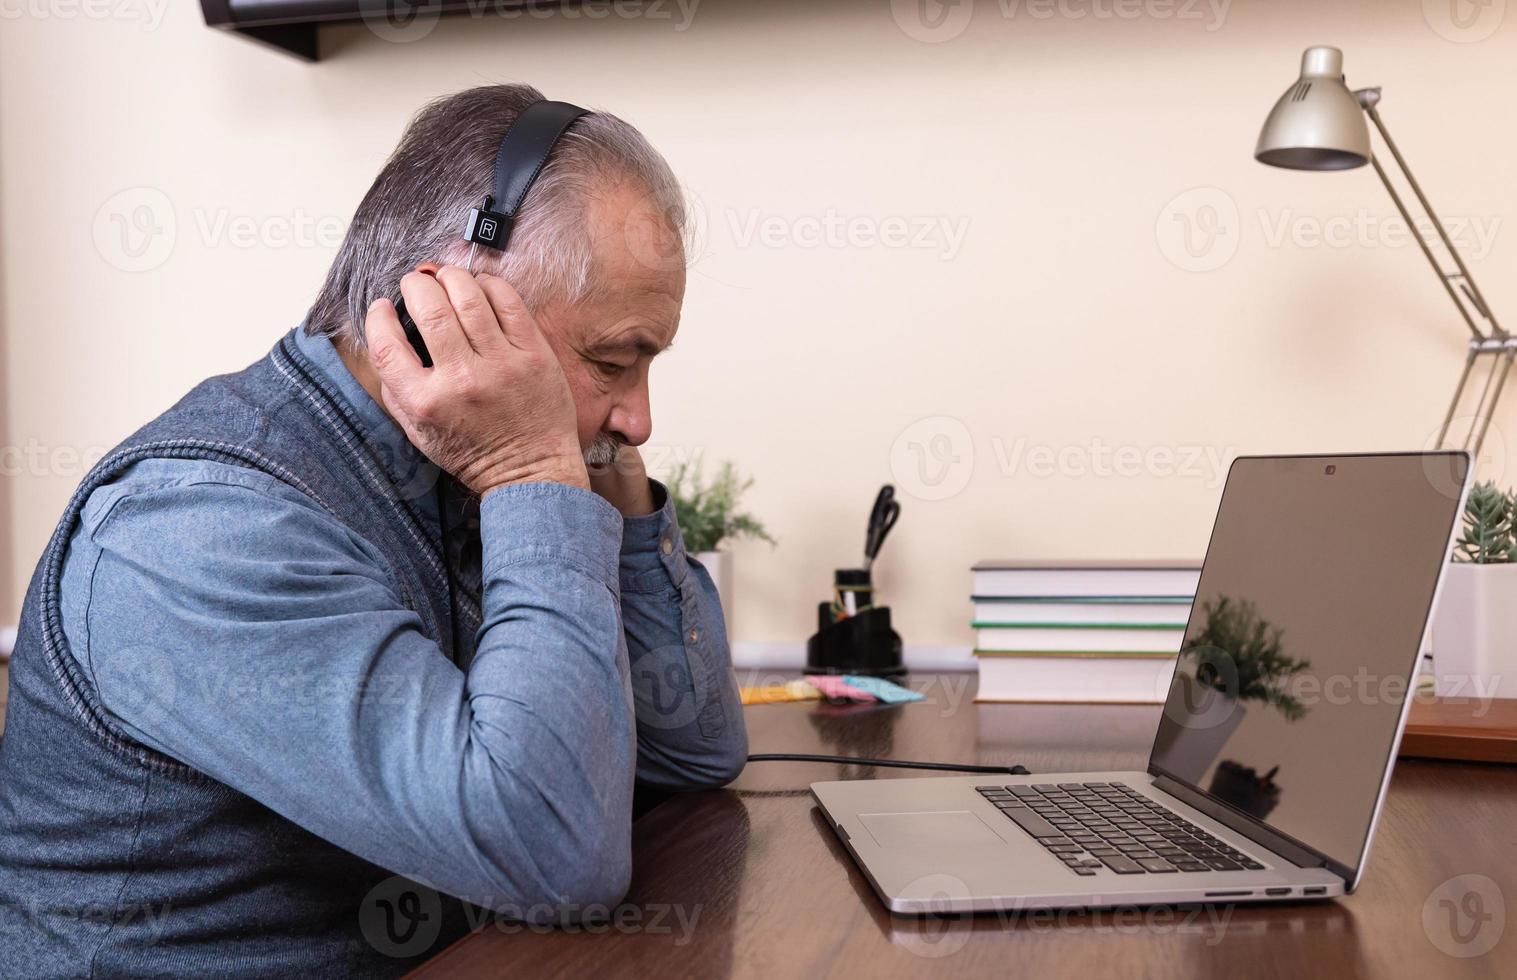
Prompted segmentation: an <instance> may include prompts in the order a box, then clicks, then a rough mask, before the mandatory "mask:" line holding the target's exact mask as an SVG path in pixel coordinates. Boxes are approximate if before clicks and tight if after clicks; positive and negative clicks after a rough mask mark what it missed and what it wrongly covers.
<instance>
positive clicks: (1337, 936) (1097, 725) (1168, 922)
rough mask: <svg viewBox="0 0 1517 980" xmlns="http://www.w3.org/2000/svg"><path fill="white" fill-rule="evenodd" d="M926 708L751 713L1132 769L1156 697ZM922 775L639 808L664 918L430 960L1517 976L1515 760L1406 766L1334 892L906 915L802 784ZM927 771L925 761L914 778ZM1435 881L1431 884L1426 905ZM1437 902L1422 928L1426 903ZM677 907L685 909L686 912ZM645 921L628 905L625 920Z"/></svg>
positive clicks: (959, 681)
mask: <svg viewBox="0 0 1517 980" xmlns="http://www.w3.org/2000/svg"><path fill="white" fill-rule="evenodd" d="M913 686H918V687H919V688H920V689H923V690H925V691H926V693H928V694H929V696H930V699H931V700H930V702H929V703H926V704H915V705H908V706H904V707H896V708H879V707H864V706H859V707H851V708H842V709H830V708H826V707H823V706H819V705H815V704H787V705H762V706H753V707H750V708H748V709H746V710H747V718H748V731H749V735H750V742H751V748H752V750H753V751H756V752H812V753H829V754H849V755H872V756H880V757H890V756H894V757H896V758H911V759H927V760H939V761H952V762H963V761H972V760H976V759H978V760H979V761H982V762H986V763H998V764H1006V765H1010V764H1012V763H1014V762H1021V763H1022V764H1024V765H1026V766H1027V767H1028V768H1029V769H1032V770H1033V771H1034V772H1038V771H1044V772H1049V771H1057V770H1074V771H1079V770H1098V769H1138V770H1141V769H1142V768H1143V767H1144V765H1145V764H1146V761H1147V754H1148V747H1149V742H1150V741H1151V739H1152V736H1153V731H1154V727H1155V725H1156V724H1157V717H1158V710H1159V709H1158V707H1157V706H1127V705H1121V706H1108V707H1096V706H1089V707H1085V706H1080V707H1072V706H1067V705H1001V704H997V705H976V704H973V703H971V702H970V698H971V697H972V693H973V676H972V675H954V674H948V675H942V676H939V677H921V676H919V677H916V678H914V679H913ZM901 775H911V774H910V773H905V774H902V773H899V772H897V771H894V770H886V771H878V772H875V771H869V770H864V769H858V768H855V767H846V768H845V767H840V766H824V765H803V764H791V763H755V764H753V765H750V766H749V767H748V770H747V771H746V772H744V773H743V776H742V778H741V779H740V780H738V782H737V783H736V784H734V786H733V788H732V789H730V790H726V791H721V792H712V793H701V794H696V795H691V796H684V797H676V798H674V799H672V800H670V801H669V802H666V803H664V804H662V805H660V806H658V807H656V808H654V809H653V810H652V811H651V812H649V813H647V814H646V815H644V816H643V817H642V818H641V819H640V820H638V821H637V822H636V824H634V828H633V855H634V860H635V870H634V876H633V883H632V890H631V893H630V894H629V895H628V897H627V902H628V903H630V905H631V906H632V907H633V911H634V912H636V914H638V915H639V916H640V917H642V919H643V920H644V921H645V922H648V921H651V919H652V917H653V916H654V915H655V914H659V910H661V909H664V910H665V911H664V912H663V913H662V921H661V922H660V923H659V925H658V927H657V928H649V929H646V930H642V931H631V930H630V929H629V931H628V932H626V933H619V932H618V931H617V930H615V929H609V930H607V931H606V932H605V933H603V934H598V935H588V934H583V933H580V934H570V933H566V932H560V931H554V932H546V933H537V934H534V933H531V932H527V931H525V930H522V931H517V932H514V933H512V934H506V933H502V932H497V931H494V930H493V929H491V928H487V929H486V930H485V931H482V932H480V933H477V934H475V935H472V936H469V937H467V938H465V939H463V940H461V941H460V942H458V943H456V944H454V945H453V946H452V947H450V948H449V949H447V950H445V951H444V952H443V953H442V954H440V955H439V956H438V957H437V958H436V959H434V960H432V961H431V962H430V963H428V964H427V965H426V966H425V967H423V968H422V969H421V970H420V971H418V972H419V973H420V974H421V975H423V976H439V977H441V976H449V977H457V976H463V977H469V976H481V977H483V976H492V977H494V976H500V977H508V976H509V977H521V976H533V977H537V976H572V977H594V978H596V980H605V978H609V977H622V976H659V977H702V978H704V977H724V976H765V977H816V976H849V977H852V976H868V977H890V976H945V977H956V978H962V977H977V976H997V977H1001V976H1008V975H1013V976H1030V977H1039V976H1041V977H1065V976H1070V977H1079V976H1112V975H1121V976H1130V977H1150V976H1180V977H1197V978H1213V977H1236V976H1256V975H1257V976H1279V977H1299V976H1326V977H1348V976H1386V977H1448V976H1472V977H1500V976H1507V977H1517V769H1514V768H1508V767H1501V766H1491V765H1471V764H1463V763H1448V762H1424V761H1414V760H1403V761H1402V762H1401V763H1400V764H1399V765H1398V767H1397V769H1396V775H1395V778H1394V781H1393V783H1392V786H1391V791H1390V796H1389V801H1388V804H1387V806H1386V810H1385V812H1384V814H1383V816H1382V819H1381V822H1380V829H1379V832H1378V834H1377V835H1376V842H1375V850H1374V854H1373V857H1372V859H1371V862H1370V868H1369V872H1368V875H1367V878H1366V880H1365V883H1364V885H1363V886H1362V887H1361V888H1360V890H1359V892H1358V893H1356V894H1354V895H1351V896H1349V897H1347V898H1345V899H1343V900H1341V901H1336V902H1327V903H1317V904H1299V905H1276V906H1269V907H1247V906H1237V907H1227V906H1218V907H1215V908H1212V909H1209V910H1201V911H1200V912H1199V914H1198V915H1197V916H1196V917H1195V918H1193V919H1192V918H1191V913H1190V912H1189V911H1186V910H1179V911H1175V910H1150V911H1149V912H1148V913H1147V914H1146V915H1145V913H1144V912H1142V911H1140V910H1128V911H1127V912H1126V913H1122V914H1118V913H1113V912H1105V913H1071V914H1060V915H1054V914H1052V913H1046V914H1043V915H1026V916H1022V917H1016V916H996V915H982V916H976V917H972V918H956V919H952V920H945V919H942V918H939V919H931V918H928V919H915V918H902V917H894V916H891V915H890V914H889V913H888V912H887V911H886V910H885V908H884V906H883V905H881V904H880V902H879V900H878V899H877V898H876V897H875V895H874V893H873V892H872V891H871V890H870V887H869V884H868V882H867V881H866V880H865V879H864V877H863V875H862V874H860V872H859V871H858V869H857V868H856V867H855V866H854V864H853V861H852V859H851V858H849V856H848V854H847V852H846V851H844V850H843V848H842V846H841V844H840V843H839V842H838V840H837V838H836V837H835V836H834V835H833V833H832V832H831V831H830V830H829V829H828V828H827V826H826V825H825V824H824V822H823V821H822V819H821V818H820V815H819V813H818V812H817V811H816V809H815V807H814V805H813V803H812V801H811V798H810V796H809V795H808V794H807V792H806V787H807V785H808V784H809V783H811V782H813V781H816V780H821V779H836V778H839V777H840V776H847V777H853V776H875V777H879V778H898V777H899V776H901ZM919 775H920V774H919ZM1463 874H1480V875H1485V876H1488V877H1489V878H1490V879H1491V880H1492V881H1493V882H1494V884H1495V887H1496V889H1497V890H1498V891H1496V892H1495V893H1494V894H1490V895H1489V896H1488V897H1489V899H1490V900H1489V901H1487V902H1486V905H1485V913H1486V914H1488V915H1489V914H1493V913H1495V912H1496V911H1497V909H1496V905H1497V903H1498V902H1503V901H1504V904H1505V918H1506V920H1507V922H1506V925H1505V927H1504V934H1502V933H1497V932H1493V931H1489V930H1495V929H1497V922H1498V921H1499V920H1497V919H1492V920H1489V921H1487V922H1485V923H1484V924H1483V925H1480V926H1477V925H1476V923H1475V920H1473V919H1464V920H1463V922H1462V924H1461V925H1460V928H1461V929H1464V930H1466V934H1467V935H1473V936H1474V937H1475V939H1474V940H1473V942H1474V943H1479V942H1482V941H1484V940H1486V939H1487V938H1488V937H1490V936H1492V935H1498V934H1500V935H1501V938H1500V939H1499V940H1498V941H1497V942H1496V944H1495V946H1494V947H1493V948H1491V949H1490V951H1489V952H1486V953H1485V954H1484V955H1481V956H1478V957H1470V958H1456V957H1454V956H1451V955H1449V954H1447V953H1445V952H1443V951H1442V950H1441V949H1440V946H1439V944H1440V943H1441V944H1442V945H1443V946H1445V947H1447V948H1450V949H1454V950H1456V951H1468V950H1470V949H1473V948H1475V947H1474V945H1473V944H1471V945H1466V946H1460V945H1458V943H1457V941H1456V940H1455V939H1454V938H1453V936H1452V934H1451V933H1450V932H1449V929H1448V926H1447V923H1448V921H1449V919H1448V910H1447V909H1444V908H1441V907H1439V906H1438V905H1437V900H1438V899H1439V898H1440V897H1442V896H1441V895H1438V896H1435V895H1433V893H1434V891H1435V890H1436V889H1438V888H1439V886H1440V885H1442V884H1443V883H1444V882H1446V881H1448V880H1449V879H1451V878H1453V877H1455V876H1456V875H1463ZM1430 896H1431V898H1432V901H1431V903H1430V902H1429V899H1430ZM1425 904H1426V905H1429V906H1430V908H1431V912H1430V913H1429V917H1428V922H1429V925H1428V926H1426V927H1425V926H1424V916H1423V912H1424V905H1425ZM670 909H678V910H679V911H682V912H683V915H684V920H683V921H684V922H687V923H688V922H689V921H690V920H691V919H693V920H694V926H693V928H690V927H687V926H683V925H682V924H681V921H682V920H680V919H678V918H676V916H675V914H674V912H673V911H668V910H670ZM628 921H630V920H628Z"/></svg>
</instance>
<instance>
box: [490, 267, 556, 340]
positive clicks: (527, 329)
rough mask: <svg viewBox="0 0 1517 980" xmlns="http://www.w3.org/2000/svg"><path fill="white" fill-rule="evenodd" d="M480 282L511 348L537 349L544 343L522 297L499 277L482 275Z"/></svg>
mask: <svg viewBox="0 0 1517 980" xmlns="http://www.w3.org/2000/svg"><path fill="white" fill-rule="evenodd" d="M478 280H479V286H480V288H481V289H483V290H484V293H485V296H486V297H487V298H488V299H489V300H490V307H491V308H492V309H493V310H494V311H495V321H496V322H497V323H498V324H500V329H501V331H502V333H504V334H505V337H506V340H507V341H508V342H509V343H510V344H511V346H513V347H519V348H521V349H522V350H535V349H537V347H538V346H540V345H541V344H542V343H543V336H542V333H541V332H540V331H539V330H538V329H537V321H536V320H535V319H533V318H532V314H531V313H530V312H529V311H528V310H527V304H526V303H525V302H523V301H522V298H521V295H520V294H519V293H517V291H516V290H515V289H513V288H512V287H511V284H510V283H508V282H506V281H505V280H504V279H501V278H500V277H499V276H490V275H480V276H479V277H478Z"/></svg>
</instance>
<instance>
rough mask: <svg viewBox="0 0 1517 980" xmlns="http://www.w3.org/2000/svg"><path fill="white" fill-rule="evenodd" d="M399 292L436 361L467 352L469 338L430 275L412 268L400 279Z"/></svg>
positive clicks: (455, 359)
mask: <svg viewBox="0 0 1517 980" xmlns="http://www.w3.org/2000/svg"><path fill="white" fill-rule="evenodd" d="M400 295H401V296H403V297H405V301H406V309H407V310H408V311H410V314H411V319H413V320H415V321H416V329H417V330H420V331H421V339H422V340H424V341H426V344H427V350H428V352H430V353H431V355H432V363H433V364H436V365H447V364H457V363H458V362H459V361H460V360H462V359H463V358H464V357H465V355H467V354H468V353H469V349H470V348H469V341H468V339H467V338H466V337H465V336H464V332H463V328H462V327H461V326H460V325H459V322H458V316H457V315H456V314H455V313H454V312H453V304H452V302H450V301H449V299H448V292H447V290H445V289H443V287H442V284H441V283H439V282H438V281H437V279H435V278H434V277H433V276H431V275H428V274H427V273H425V272H412V273H409V274H408V275H406V276H405V278H403V279H401V280H400Z"/></svg>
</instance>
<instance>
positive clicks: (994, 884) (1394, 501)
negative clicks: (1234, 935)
mask: <svg viewBox="0 0 1517 980" xmlns="http://www.w3.org/2000/svg"><path fill="white" fill-rule="evenodd" d="M1470 471H1471V463H1470V458H1469V455H1468V454H1467V453H1464V452H1426V453H1392V454H1374V455H1346V456H1273V457H1244V458H1240V459H1238V460H1237V461H1235V462H1234V463H1233V465H1232V467H1231V468H1230V469H1229V471H1228V477H1227V483H1226V485H1225V487H1224V488H1223V491H1222V500H1221V504H1220V505H1219V508H1218V512H1217V517H1216V523H1215V524H1214V526H1213V528H1212V535H1211V541H1210V543H1209V544H1208V546H1207V552H1206V561H1205V563H1204V565H1203V568H1202V571H1201V576H1200V581H1199V584H1198V586H1197V590H1196V597H1195V601H1194V604H1193V605H1192V607H1191V612H1190V618H1189V621H1188V623H1187V625H1186V629H1185V634H1184V640H1183V641H1182V645H1181V650H1180V655H1179V657H1178V658H1177V661H1176V665H1175V670H1174V674H1173V676H1172V678H1171V679H1170V681H1169V686H1168V692H1167V698H1166V700H1165V703H1164V708H1163V710H1162V712H1160V715H1159V723H1158V729H1157V731H1156V732H1155V734H1154V742H1153V747H1152V750H1151V752H1150V755H1149V760H1148V768H1147V770H1146V771H1144V772H1057V773H1039V774H1034V775H1030V776H986V775H975V776H965V777H946V778H944V777H939V778H930V779H878V780H853V781H847V782H821V783H814V784H813V785H812V786H811V792H812V795H813V796H814V797H815V799H816V802H817V804H818V805H819V806H820V808H821V810H822V812H823V813H825V814H826V817H827V820H828V822H829V823H830V825H831V826H832V827H833V828H834V829H835V830H836V832H837V834H838V836H839V837H840V838H841V839H842V841H843V843H844V844H845V845H846V846H847V848H848V851H849V853H851V854H852V855H853V857H854V859H855V860H856V861H857V862H858V864H859V866H860V867H861V868H862V869H863V871H864V873H865V875H867V876H868V878H869V881H870V883H871V884H872V885H873V886H874V889H875V891H876V892H878V893H879V896H880V898H881V899H882V900H883V901H884V902H885V904H886V905H887V906H889V908H890V909H891V911H893V912H898V913H926V912H982V911H1014V910H1021V909H1043V908H1054V909H1057V908H1099V907H1109V906H1117V905H1133V904H1147V903H1181V902H1206V901H1218V900H1223V901H1228V902H1270V901H1300V900H1302V899H1317V898H1323V899H1325V898H1331V897H1334V896H1338V895H1345V894H1348V893H1350V892H1352V891H1354V889H1355V888H1356V887H1357V886H1358V884H1359V882H1360V880H1361V879H1362V878H1363V876H1364V871H1365V867H1366V864H1367V862H1368V859H1369V852H1370V844H1371V841H1372V840H1373V838H1374V833H1375V823H1376V819H1377V818H1378V816H1379V814H1380V807H1381V805H1382V803H1383V802H1384V800H1385V792H1386V787H1387V786H1388V784H1389V782H1390V776H1391V769H1392V766H1393V765H1394V763H1395V760H1396V751H1397V747H1398V745H1399V744H1400V741H1401V732H1402V728H1403V727H1404V725H1405V723H1406V713H1407V709H1408V707H1409V706H1410V704H1411V698H1410V693H1409V692H1411V691H1413V690H1415V687H1414V685H1415V683H1416V677H1417V672H1418V664H1419V660H1420V656H1421V650H1422V644H1423V640H1424V634H1425V632H1426V629H1427V624H1428V620H1429V618H1430V615H1431V611H1432V608H1433V604H1434V601H1435V598H1436V596H1437V592H1438V585H1439V581H1440V579H1441V577H1442V573H1443V569H1444V566H1445V564H1446V563H1447V561H1448V559H1449V552H1450V550H1451V548H1452V547H1453V543H1454V535H1455V532H1456V530H1457V529H1458V526H1459V523H1460V522H1459V516H1460V514H1461V512H1462V510H1463V505H1464V497H1465V494H1466V493H1467V492H1468V487H1469V481H1470Z"/></svg>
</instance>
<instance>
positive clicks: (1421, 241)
mask: <svg viewBox="0 0 1517 980" xmlns="http://www.w3.org/2000/svg"><path fill="white" fill-rule="evenodd" d="M1370 91H1375V90H1370ZM1355 94H1356V95H1357V94H1358V93H1355ZM1377 94H1378V93H1377ZM1374 101H1375V100H1373V99H1369V100H1367V99H1364V98H1362V97H1361V98H1360V102H1361V104H1364V113H1365V115H1367V116H1369V117H1370V121H1371V122H1373V123H1374V124H1375V129H1377V130H1378V131H1379V132H1380V138H1381V139H1383V140H1385V145H1386V147H1387V148H1388V149H1389V150H1390V151H1391V157H1392V158H1393V159H1394V160H1395V161H1396V166H1397V167H1398V168H1399V169H1400V171H1401V174H1402V176H1403V177H1405V178H1406V182H1407V185H1408V186H1409V187H1411V189H1412V193H1413V194H1415V195H1417V202H1418V203H1419V204H1421V205H1422V210H1423V212H1425V213H1426V214H1427V216H1428V220H1430V221H1431V222H1432V224H1433V228H1434V229H1435V230H1436V231H1437V232H1438V238H1439V239H1440V240H1441V241H1442V242H1443V247H1444V248H1446V249H1448V253H1449V255H1450V256H1451V257H1452V258H1453V260H1454V265H1455V266H1457V267H1458V268H1459V273H1458V275H1457V276H1456V275H1449V274H1447V273H1445V272H1444V271H1443V267H1442V266H1440V265H1439V264H1438V260H1437V258H1435V257H1434V255H1433V251H1432V249H1431V248H1430V247H1429V246H1428V243H1427V240H1426V239H1425V238H1423V236H1422V234H1421V233H1420V232H1418V231H1417V226H1416V225H1415V224H1414V223H1413V220H1412V216H1411V213H1410V212H1409V211H1408V210H1407V207H1406V203H1405V202H1404V201H1403V200H1402V199H1401V195H1400V194H1399V193H1397V191H1396V187H1395V185H1394V184H1392V183H1391V181H1390V176H1389V175H1388V174H1387V173H1386V172H1385V168H1384V167H1382V166H1381V165H1380V160H1379V158H1378V157H1373V156H1372V157H1370V163H1372V164H1373V165H1374V167H1375V173H1377V174H1379V175H1380V182H1381V183H1382V184H1384V185H1385V190H1386V192H1387V193H1388V194H1390V196H1391V200H1392V201H1393V202H1394V203H1395V205H1396V209H1397V210H1398V211H1400V212H1401V218H1402V220H1403V221H1405V222H1406V223H1407V228H1408V230H1409V231H1411V232H1412V234H1413V235H1414V236H1415V237H1416V239H1417V244H1418V245H1420V246H1421V247H1422V254H1423V255H1424V256H1426V257H1427V261H1428V264H1429V265H1431V266H1432V267H1433V271H1434V272H1435V273H1437V274H1438V281H1439V282H1441V283H1443V288H1444V289H1445V290H1446V291H1447V292H1448V294H1449V299H1451V300H1453V301H1454V305H1455V306H1457V307H1458V308H1459V315H1460V316H1462V317H1463V318H1464V322H1465V324H1466V325H1468V326H1469V328H1470V333H1472V334H1474V336H1475V339H1477V340H1488V339H1490V338H1491V337H1493V336H1494V337H1505V336H1506V331H1505V330H1504V329H1502V327H1501V325H1500V324H1499V323H1497V321H1496V317H1495V316H1494V315H1493V314H1492V313H1491V308H1490V306H1489V305H1487V304H1486V301H1485V295H1484V294H1483V293H1481V292H1480V287H1479V286H1478V285H1477V284H1476V283H1475V279H1474V277H1473V276H1471V275H1470V270H1469V267H1468V266H1466V265H1465V264H1464V259H1463V257H1462V256H1460V254H1459V250H1458V249H1457V248H1455V247H1454V242H1453V240H1452V239H1450V238H1449V234H1448V231H1447V230H1446V229H1445V228H1444V226H1443V221H1442V219H1440V218H1439V217H1438V212H1437V211H1435V210H1433V205H1432V204H1431V203H1430V202H1429V201H1428V199H1427V195H1426V194H1425V193H1423V191H1422V185H1421V184H1419V183H1417V178H1416V177H1415V176H1414V175H1413V174H1412V169H1411V167H1409V166H1407V163H1406V158H1405V157H1403V156H1402V155H1401V149H1400V148H1399V147H1398V146H1396V141H1395V140H1394V139H1392V138H1391V134H1390V131H1389V130H1388V129H1386V128H1385V121H1384V120H1382V119H1381V118H1380V111H1379V110H1378V109H1376V108H1375V105H1374ZM1365 103H1367V104H1365ZM1454 279H1460V280H1462V283H1461V286H1462V287H1463V288H1464V290H1465V292H1466V295H1467V297H1468V298H1469V306H1472V307H1474V309H1475V312H1476V313H1477V314H1479V315H1480V317H1481V318H1482V319H1484V320H1485V321H1486V323H1487V324H1488V325H1489V332H1487V331H1486V330H1482V329H1481V328H1480V326H1479V325H1477V324H1476V323H1475V320H1474V318H1472V317H1471V316H1470V312H1469V309H1468V308H1467V307H1466V305H1465V304H1464V303H1463V302H1462V301H1461V300H1460V298H1459V294H1458V293H1457V292H1456V291H1455V290H1454V284H1453V280H1454Z"/></svg>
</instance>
